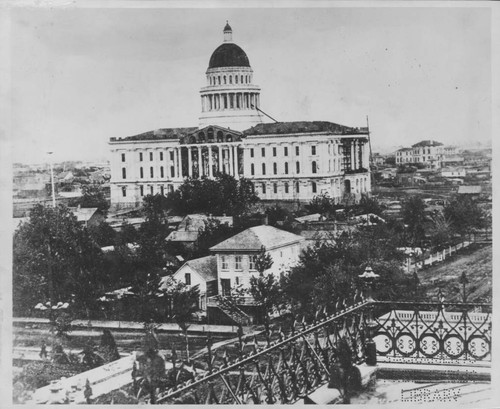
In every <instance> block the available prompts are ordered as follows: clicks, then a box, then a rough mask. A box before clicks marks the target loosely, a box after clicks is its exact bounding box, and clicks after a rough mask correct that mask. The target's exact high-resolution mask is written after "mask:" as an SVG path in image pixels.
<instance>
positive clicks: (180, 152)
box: [179, 147, 184, 178]
mask: <svg viewBox="0 0 500 409" xmlns="http://www.w3.org/2000/svg"><path fill="white" fill-rule="evenodd" d="M179 175H180V177H181V178H182V177H184V175H183V174H182V147H180V148H179Z"/></svg>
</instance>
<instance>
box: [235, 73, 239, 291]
mask: <svg viewBox="0 0 500 409" xmlns="http://www.w3.org/2000/svg"><path fill="white" fill-rule="evenodd" d="M236 78H238V77H236ZM234 282H235V283H236V285H240V278H239V277H234Z"/></svg>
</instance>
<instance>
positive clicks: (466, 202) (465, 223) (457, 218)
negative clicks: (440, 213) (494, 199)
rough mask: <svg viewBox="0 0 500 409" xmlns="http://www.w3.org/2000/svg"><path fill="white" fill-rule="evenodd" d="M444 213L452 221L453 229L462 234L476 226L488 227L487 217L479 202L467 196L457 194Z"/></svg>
mask: <svg viewBox="0 0 500 409" xmlns="http://www.w3.org/2000/svg"><path fill="white" fill-rule="evenodd" d="M444 215H445V217H446V218H447V219H448V220H449V221H450V223H451V226H452V228H453V231H454V232H455V233H457V234H459V235H461V236H464V235H466V234H469V233H470V232H471V231H472V230H473V229H474V228H477V229H482V228H484V227H486V218H485V214H484V212H483V210H482V209H481V208H480V207H479V206H478V204H477V202H476V201H474V200H472V199H471V198H469V197H467V196H464V195H462V196H457V197H455V198H454V199H453V200H452V201H450V203H449V204H448V205H447V206H446V207H445V208H444Z"/></svg>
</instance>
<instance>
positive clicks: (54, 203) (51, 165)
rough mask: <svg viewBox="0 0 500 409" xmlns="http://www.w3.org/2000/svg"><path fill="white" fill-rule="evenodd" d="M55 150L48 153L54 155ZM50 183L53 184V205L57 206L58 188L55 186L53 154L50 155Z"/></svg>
mask: <svg viewBox="0 0 500 409" xmlns="http://www.w3.org/2000/svg"><path fill="white" fill-rule="evenodd" d="M53 153H54V152H47V154H48V155H52V154H53ZM49 162H50V183H51V185H52V207H54V208H55V207H56V189H55V187H54V165H53V163H52V156H51V157H50V161H49Z"/></svg>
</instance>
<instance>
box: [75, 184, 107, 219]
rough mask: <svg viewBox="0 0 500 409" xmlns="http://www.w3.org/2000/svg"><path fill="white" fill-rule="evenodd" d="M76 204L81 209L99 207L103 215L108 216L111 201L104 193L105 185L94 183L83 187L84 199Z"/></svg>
mask: <svg viewBox="0 0 500 409" xmlns="http://www.w3.org/2000/svg"><path fill="white" fill-rule="evenodd" d="M75 204H76V205H80V206H81V207H97V208H98V209H99V210H100V211H101V212H102V213H103V214H106V213H107V211H108V209H109V201H108V199H107V198H106V195H105V193H104V189H103V184H102V183H98V182H93V183H88V184H84V185H82V197H81V198H80V199H78V200H77V202H76V203H75Z"/></svg>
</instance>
